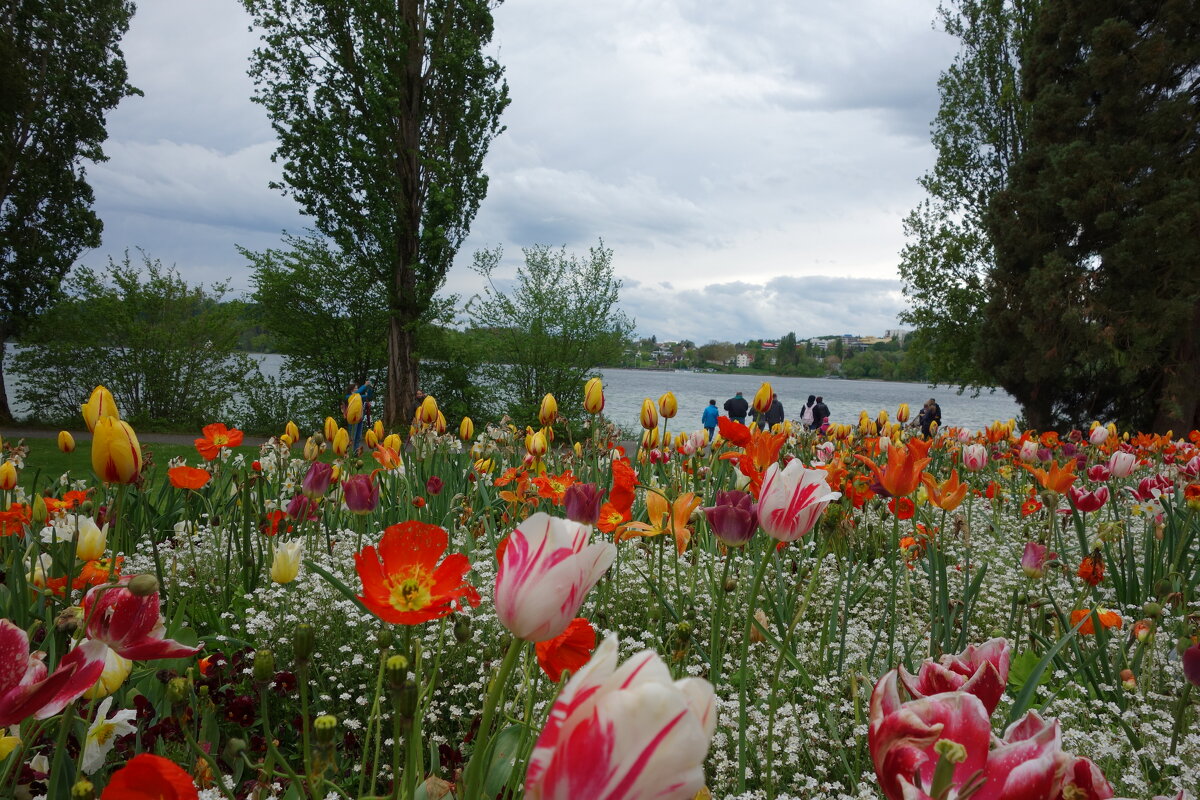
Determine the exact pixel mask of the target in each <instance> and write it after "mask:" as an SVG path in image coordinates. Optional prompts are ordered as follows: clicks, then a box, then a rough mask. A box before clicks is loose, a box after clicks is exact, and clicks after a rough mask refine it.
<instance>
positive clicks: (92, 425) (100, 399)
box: [82, 386, 121, 433]
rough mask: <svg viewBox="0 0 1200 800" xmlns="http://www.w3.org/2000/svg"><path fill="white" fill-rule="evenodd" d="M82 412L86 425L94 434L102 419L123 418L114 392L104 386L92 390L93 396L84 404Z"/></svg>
mask: <svg viewBox="0 0 1200 800" xmlns="http://www.w3.org/2000/svg"><path fill="white" fill-rule="evenodd" d="M82 410H83V421H84V424H86V425H87V429H88V430H89V431H91V432H93V433H94V432H95V430H96V423H97V422H99V421H100V420H101V419H102V418H104V417H112V418H114V419H120V418H121V412H120V411H118V410H117V404H116V401H114V400H113V396H112V392H110V391H109V390H108V389H105V388H104V387H103V386H97V387H96V388H95V389H93V390H92V394H91V396H90V397H89V398H88V400H87V402H86V403H84V404H83V409H82Z"/></svg>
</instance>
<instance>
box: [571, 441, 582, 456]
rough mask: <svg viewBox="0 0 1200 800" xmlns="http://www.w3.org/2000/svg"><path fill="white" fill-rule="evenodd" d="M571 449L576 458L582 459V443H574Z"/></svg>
mask: <svg viewBox="0 0 1200 800" xmlns="http://www.w3.org/2000/svg"><path fill="white" fill-rule="evenodd" d="M572 449H573V450H574V451H575V457H576V458H582V457H583V442H576V443H575V445H574V446H573V447H572Z"/></svg>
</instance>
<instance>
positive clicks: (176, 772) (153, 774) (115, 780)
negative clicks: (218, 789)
mask: <svg viewBox="0 0 1200 800" xmlns="http://www.w3.org/2000/svg"><path fill="white" fill-rule="evenodd" d="M199 796H200V792H199V791H198V790H197V789H196V784H195V783H194V782H193V781H192V776H191V775H189V774H188V773H187V772H186V771H185V770H184V769H183V768H182V767H180V766H178V765H176V764H175V762H174V761H172V760H170V759H169V758H163V757H162V756H156V755H154V754H153V753H138V754H137V755H136V756H134V757H133V758H131V759H129V763H127V764H126V765H125V766H123V767H121V768H120V769H119V770H117V771H116V772H114V773H113V774H112V777H111V778H109V779H108V785H107V786H105V787H104V792H103V794H101V795H100V800H149V798H154V800H197V798H198V797H199Z"/></svg>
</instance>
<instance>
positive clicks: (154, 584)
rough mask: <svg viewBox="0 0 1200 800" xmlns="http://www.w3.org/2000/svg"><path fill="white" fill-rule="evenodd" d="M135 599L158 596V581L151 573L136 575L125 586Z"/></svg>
mask: <svg viewBox="0 0 1200 800" xmlns="http://www.w3.org/2000/svg"><path fill="white" fill-rule="evenodd" d="M125 588H126V589H128V590H129V593H130V594H131V595H133V596H134V597H149V596H150V595H152V594H158V579H157V578H155V577H154V576H153V575H150V574H149V573H145V572H143V573H142V574H141V575H134V576H133V577H132V578H130V579H129V583H128V584H126V586H125Z"/></svg>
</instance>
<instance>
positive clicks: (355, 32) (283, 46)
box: [243, 0, 508, 425]
mask: <svg viewBox="0 0 1200 800" xmlns="http://www.w3.org/2000/svg"><path fill="white" fill-rule="evenodd" d="M243 4H244V6H245V8H246V10H247V11H249V12H250V14H251V16H252V17H253V20H254V23H255V25H256V26H257V27H258V28H259V29H260V30H261V31H262V32H263V37H262V39H263V46H262V47H259V48H258V49H256V50H255V52H254V56H253V58H252V65H251V69H250V74H251V76H252V77H253V79H254V80H255V82H256V84H257V86H258V90H257V93H256V95H255V100H256V101H257V102H259V103H261V104H262V105H263V106H264V107H265V108H266V109H267V112H268V114H269V116H270V118H271V121H272V125H273V127H274V129H275V132H276V134H277V136H278V138H279V144H278V147H277V148H276V151H275V158H276V160H278V161H280V162H282V165H283V181H284V182H283V184H282V185H280V186H279V188H281V189H284V191H285V193H287V194H290V195H292V196H293V197H294V198H295V199H296V200H297V202H299V204H300V205H301V207H302V208H303V209H304V211H305V213H307V214H309V215H310V216H312V218H313V220H314V221H315V224H316V227H317V228H318V229H319V230H320V231H321V232H322V233H323V234H325V235H326V236H328V237H329V238H331V239H332V240H333V241H334V242H336V243H337V244H338V246H339V247H340V248H341V251H342V253H343V254H344V256H345V257H346V258H347V259H349V260H351V261H352V262H353V263H354V264H355V265H357V266H358V268H360V269H362V270H364V271H365V273H366V274H368V275H370V276H372V277H373V278H374V279H375V280H376V281H377V282H378V286H379V288H380V290H381V291H382V293H383V300H384V304H385V307H386V308H387V310H388V314H389V316H388V327H387V347H388V360H387V389H386V392H385V393H384V399H385V412H386V413H385V417H386V420H387V421H388V424H390V425H391V424H396V423H398V422H399V423H407V421H408V419H409V418H410V417H411V414H412V411H413V409H414V407H415V395H416V391H417V367H418V352H417V337H418V333H419V330H420V328H421V327H422V325H424V324H426V323H428V322H429V321H430V319H432V318H434V317H435V316H436V312H437V310H438V303H437V302H436V301H435V297H436V293H437V291H438V289H439V288H441V286H442V284H443V283H444V281H445V276H446V272H447V270H448V269H449V268H450V265H451V262H452V261H453V258H454V255H455V253H456V252H457V251H458V248H459V246H460V245H461V243H462V241H463V239H464V238H465V237H466V235H467V232H468V229H469V227H470V224H471V222H472V220H474V218H475V213H476V211H477V210H478V208H479V204H480V202H481V201H482V200H483V198H484V196H485V195H486V193H487V176H485V175H484V174H483V172H482V170H483V159H484V156H485V155H486V154H487V151H488V148H489V146H490V144H491V142H492V140H493V139H494V138H495V137H496V136H497V135H498V134H499V133H500V132H501V130H502V128H501V127H500V124H499V119H500V114H501V112H502V111H503V110H504V108H505V106H506V105H507V104H508V87H507V85H506V84H505V83H504V80H503V69H502V67H501V66H500V65H499V64H498V63H497V62H496V60H495V59H493V58H491V57H488V56H486V55H484V53H483V49H484V48H485V47H486V46H487V45H488V43H489V42H490V41H491V38H492V28H493V24H492V11H491V9H492V6H493V3H492V2H490V0H461V1H460V2H454V1H452V0H428V1H427V0H386V1H385V0H338V2H332V1H331V0H243Z"/></svg>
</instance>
